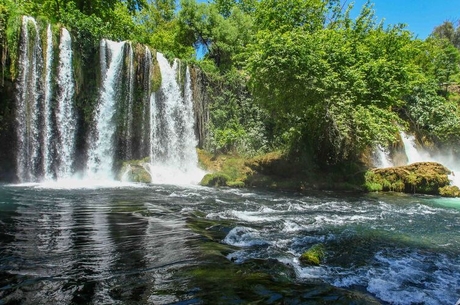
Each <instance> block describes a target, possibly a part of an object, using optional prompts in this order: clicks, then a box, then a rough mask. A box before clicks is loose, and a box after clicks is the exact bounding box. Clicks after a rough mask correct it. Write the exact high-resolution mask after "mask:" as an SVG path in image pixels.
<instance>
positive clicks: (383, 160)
mask: <svg viewBox="0 0 460 305" xmlns="http://www.w3.org/2000/svg"><path fill="white" fill-rule="evenodd" d="M374 166H375V167H378V168H385V167H392V166H393V162H392V161H391V158H390V156H389V153H388V152H387V151H385V148H383V147H382V146H381V145H379V146H377V149H376V150H375V151H374Z"/></svg>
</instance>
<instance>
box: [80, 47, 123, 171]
mask: <svg viewBox="0 0 460 305" xmlns="http://www.w3.org/2000/svg"><path fill="white" fill-rule="evenodd" d="M124 45H125V42H114V41H110V40H102V41H101V48H105V52H107V57H109V63H108V64H107V63H106V60H107V58H106V57H105V56H104V57H102V56H101V67H102V71H101V72H104V71H106V73H105V75H103V82H102V88H101V91H100V98H99V105H98V107H97V112H96V115H95V123H96V126H95V130H94V135H93V136H92V138H91V139H90V141H89V152H88V164H87V173H86V175H87V177H88V178H91V179H99V180H111V179H113V172H112V170H113V162H114V157H115V151H114V139H113V138H114V135H115V130H116V122H115V120H114V119H115V110H116V100H117V94H118V88H120V81H121V77H120V71H121V68H122V63H123V60H122V59H123V47H124ZM105 52H104V53H105ZM101 54H103V53H102V52H101ZM104 55H105V54H104Z"/></svg>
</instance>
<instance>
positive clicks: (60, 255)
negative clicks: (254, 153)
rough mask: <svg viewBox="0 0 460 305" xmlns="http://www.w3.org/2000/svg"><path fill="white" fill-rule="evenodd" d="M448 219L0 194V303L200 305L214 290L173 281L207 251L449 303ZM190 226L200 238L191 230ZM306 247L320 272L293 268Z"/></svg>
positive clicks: (297, 200) (58, 192) (452, 260)
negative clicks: (321, 258) (317, 250)
mask: <svg viewBox="0 0 460 305" xmlns="http://www.w3.org/2000/svg"><path fill="white" fill-rule="evenodd" d="M459 216H460V200H457V199H447V200H446V199H439V198H435V197H412V196H391V195H390V196H378V195H369V196H364V197H359V196H349V195H347V196H344V195H343V194H332V193H329V194H325V193H318V194H311V195H309V196H300V195H295V194H291V195H289V194H283V193H266V192H258V193H251V192H248V191H242V190H229V189H220V190H216V189H207V188H200V187H174V186H167V185H161V186H145V185H123V186H120V185H118V186H110V187H105V188H88V187H86V188H68V187H65V188H59V187H52V188H48V187H46V186H45V185H37V184H31V185H23V186H0V304H6V303H21V304H47V303H49V304H88V303H90V304H113V303H119V304H125V303H139V304H169V303H176V302H179V303H180V302H182V304H196V303H203V302H204V303H207V302H208V301H209V300H210V299H212V297H206V295H208V296H211V295H213V293H215V292H216V291H218V290H219V289H220V287H221V286H222V284H223V283H221V284H217V283H216V284H215V285H214V286H212V285H211V287H213V288H209V287H208V286H206V287H202V286H200V285H202V284H201V282H200V281H198V280H196V278H193V277H190V274H191V273H186V272H185V271H184V270H190V268H197V269H196V271H195V273H193V274H195V275H196V274H205V273H203V272H205V271H202V269H203V268H204V269H206V267H205V266H207V265H208V264H210V262H209V256H206V255H204V254H203V251H204V250H203V249H206V251H208V250H210V249H209V247H210V246H209V245H210V243H209V242H210V241H211V245H214V246H212V247H215V249H214V248H213V249H214V250H212V249H211V250H212V251H211V252H209V253H214V254H215V253H223V255H221V256H222V258H223V259H224V260H225V257H226V261H227V262H228V263H229V264H233V265H234V266H236V267H237V266H241V268H246V266H247V265H248V264H249V265H251V264H253V260H254V259H256V260H259V261H260V260H270V259H275V260H276V261H279V262H281V263H282V264H284V265H285V266H286V267H287V268H292V273H293V277H294V279H293V280H294V281H297V283H302V282H303V283H310V285H312V283H316V284H315V285H316V286H312V287H319V286H317V285H318V283H324V284H330V285H333V286H335V287H340V288H344V289H347V290H350V291H360V293H364V294H368V295H369V296H373V297H375V298H377V299H379V300H380V301H381V302H388V303H394V304H412V303H414V302H415V303H423V304H454V303H455V301H456V300H457V299H458V298H459V297H460V258H459V257H460V237H458V232H459V231H460V217H459ZM193 219H195V220H193ZM200 219H201V221H205V222H206V223H207V224H206V225H205V226H204V230H205V231H203V232H200V231H197V230H196V229H194V230H192V227H193V221H200ZM213 231H216V232H217V233H218V234H217V235H216V236H217V238H216V237H211V236H210V235H209V234H211V233H212V232H213ZM213 238H214V240H213ZM315 243H323V244H325V246H326V249H327V255H326V262H325V263H324V264H323V265H321V266H318V267H308V266H302V265H301V264H300V263H299V261H298V256H299V255H300V254H301V253H302V252H303V251H305V250H306V249H308V247H310V246H312V245H314V244H315ZM224 246H225V247H228V248H225V250H222V249H223V248H222V247H224ZM216 249H220V250H219V251H221V252H219V251H217V250H216ZM236 267H235V268H236ZM212 268H216V265H214V266H213V267H212ZM232 268H233V267H232ZM238 268H239V267H238ZM197 270H198V271H197ZM231 270H233V269H231ZM215 272H217V271H215ZM235 272H236V271H235ZM238 272H243V273H244V270H243V271H238ZM238 272H236V273H238ZM187 274H188V275H187ZM214 276H216V274H214ZM206 277H209V275H206ZM222 277H224V276H223V275H222ZM216 281H217V280H216ZM252 281H254V278H252ZM312 281H313V282H312ZM275 282H276V281H275ZM211 283H212V281H211ZM229 283H233V282H232V280H230V279H229V280H228V283H227V284H228V285H230V284H229ZM235 283H239V282H238V281H235ZM228 285H227V286H228ZM232 285H233V284H232ZM235 285H239V284H235ZM260 285H261V284H260V283H259V284H257V285H256V286H254V287H255V288H254V289H255V291H256V292H254V293H255V294H258V295H259V297H260V296H262V299H263V300H265V301H264V303H270V302H269V301H268V300H272V299H273V300H275V299H278V300H279V296H278V297H275V296H276V295H278V294H280V293H281V295H282V294H283V292H279V293H278V292H277V293H273V292H270V293H269V294H270V297H267V296H265V295H264V294H267V291H266V290H264V291H265V292H261V290H260V287H259V286H260ZM295 285H297V284H295ZM322 285H323V284H322ZM251 287H252V286H251ZM257 287H259V288H257ZM283 287H284V288H283V289H285V288H286V287H285V286H283ZM296 287H297V286H296ZM299 287H300V286H299ZM309 287H310V286H309ZM321 287H322V286H321ZM297 288H298V287H297ZM297 288H296V289H297ZM299 289H307V288H305V287H304V288H299ZM308 289H313V290H314V291H316V292H317V293H319V292H318V291H320V289H319V288H308ZM308 289H307V290H308ZM315 289H316V290H315ZM232 291H233V290H232ZM283 291H285V290H283ZM321 291H322V290H321ZM327 291H331V290H327ZM225 293H227V292H225ZM228 293H229V294H230V293H234V292H228ZM284 293H285V292H284ZM328 293H329V297H331V296H332V295H341V293H342V292H339V293H338V292H337V291H334V292H328ZM321 294H323V292H321ZM306 295H308V294H305V295H304V297H305V298H306V299H302V300H310V299H309V298H308V296H306ZM311 295H314V296H315V298H316V294H314V293H311ZM225 297H228V298H229V300H230V299H233V300H240V301H243V302H244V301H248V300H249V299H248V298H249V297H248V296H244V295H241V294H240V295H238V297H237V298H236V297H234V296H232V297H231V296H229V295H228V296H224V298H225ZM324 298H327V297H323V298H322V299H320V301H324V300H325V299H324ZM206 300H207V301H206ZM251 300H254V299H251ZM285 300H286V299H285ZM311 300H312V302H313V303H315V301H314V300H315V299H314V298H312V299H311ZM316 300H317V301H318V299H316ZM220 301H221V302H222V303H225V301H222V300H220ZM274 303H276V302H274Z"/></svg>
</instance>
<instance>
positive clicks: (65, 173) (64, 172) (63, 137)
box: [56, 28, 77, 178]
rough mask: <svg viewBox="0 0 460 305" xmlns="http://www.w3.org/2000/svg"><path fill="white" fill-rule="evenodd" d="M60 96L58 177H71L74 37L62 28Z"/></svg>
mask: <svg viewBox="0 0 460 305" xmlns="http://www.w3.org/2000/svg"><path fill="white" fill-rule="evenodd" d="M57 85H58V97H57V107H56V108H57V109H56V132H57V143H56V145H57V148H58V149H59V154H58V155H57V159H58V160H57V162H58V168H57V173H56V174H57V178H70V177H71V175H72V163H73V159H74V156H73V155H74V147H75V127H76V124H77V122H76V117H75V111H74V107H73V97H74V93H75V89H74V88H75V85H74V79H73V71H72V39H71V37H70V34H69V32H68V31H67V30H66V29H64V28H62V29H61V40H60V43H59V66H58V74H57Z"/></svg>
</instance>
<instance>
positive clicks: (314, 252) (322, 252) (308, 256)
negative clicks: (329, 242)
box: [299, 244, 326, 266]
mask: <svg viewBox="0 0 460 305" xmlns="http://www.w3.org/2000/svg"><path fill="white" fill-rule="evenodd" d="M325 256H326V248H325V247H324V245H323V244H316V245H313V246H312V247H311V248H310V249H308V250H307V251H305V252H304V253H303V254H302V255H301V256H300V257H299V260H300V262H301V263H302V264H304V265H310V266H318V265H319V264H321V262H322V261H323V260H324V257H325Z"/></svg>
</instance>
